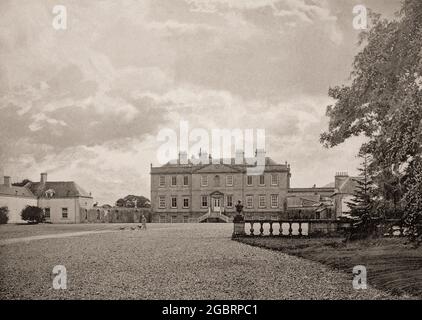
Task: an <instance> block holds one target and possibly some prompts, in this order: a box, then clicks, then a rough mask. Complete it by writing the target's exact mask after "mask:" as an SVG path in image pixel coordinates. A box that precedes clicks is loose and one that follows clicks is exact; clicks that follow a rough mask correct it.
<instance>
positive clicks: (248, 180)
mask: <svg viewBox="0 0 422 320" xmlns="http://www.w3.org/2000/svg"><path fill="white" fill-rule="evenodd" d="M246 182H247V184H248V186H251V185H252V176H247V181H246Z"/></svg>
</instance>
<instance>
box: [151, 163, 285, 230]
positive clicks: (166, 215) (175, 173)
mask: <svg viewBox="0 0 422 320" xmlns="http://www.w3.org/2000/svg"><path fill="white" fill-rule="evenodd" d="M182 156H183V155H182ZM183 160H184V161H183ZM182 163H185V164H182ZM249 163H250V162H248V161H247V159H242V161H240V164H239V161H235V159H234V158H232V159H225V160H222V159H211V158H209V161H206V163H203V162H200V163H198V164H194V163H193V162H192V161H190V160H189V161H187V159H182V158H179V159H178V161H175V162H173V163H167V164H166V165H163V166H161V167H152V166H151V212H152V221H153V222H168V223H172V222H196V221H199V222H202V221H229V220H231V219H232V218H233V216H234V215H235V214H236V208H235V206H236V204H237V202H238V201H239V200H240V201H241V202H242V204H243V205H244V213H245V215H246V216H257V215H259V216H260V217H267V218H270V217H274V218H277V217H279V216H280V214H281V213H282V212H284V211H286V205H287V202H286V199H287V193H288V189H289V186H290V165H288V164H287V163H285V164H279V163H276V162H275V161H273V160H272V159H271V158H269V157H265V167H264V170H263V172H262V174H259V175H248V171H247V169H248V168H250V167H253V166H254V165H250V164H249Z"/></svg>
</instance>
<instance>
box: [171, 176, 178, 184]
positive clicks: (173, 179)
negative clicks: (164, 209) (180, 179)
mask: <svg viewBox="0 0 422 320" xmlns="http://www.w3.org/2000/svg"><path fill="white" fill-rule="evenodd" d="M171 185H172V186H175V185H177V177H176V176H172V177H171Z"/></svg>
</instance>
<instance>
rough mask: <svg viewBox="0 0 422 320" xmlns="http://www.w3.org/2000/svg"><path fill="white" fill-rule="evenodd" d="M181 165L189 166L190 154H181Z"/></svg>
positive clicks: (182, 152) (184, 152) (183, 152)
mask: <svg viewBox="0 0 422 320" xmlns="http://www.w3.org/2000/svg"><path fill="white" fill-rule="evenodd" d="M179 164H188V153H187V152H186V151H181V152H179Z"/></svg>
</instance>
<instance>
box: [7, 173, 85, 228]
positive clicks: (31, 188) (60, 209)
mask: <svg viewBox="0 0 422 320" xmlns="http://www.w3.org/2000/svg"><path fill="white" fill-rule="evenodd" d="M4 181H5V183H4V184H3V185H1V186H0V206H5V207H8V209H9V221H8V222H9V223H18V222H23V221H22V220H21V217H20V215H21V211H22V209H23V208H25V207H26V206H27V205H32V206H38V207H40V208H42V209H43V210H44V214H45V218H46V221H47V222H51V223H80V222H81V221H82V220H83V219H84V217H85V216H86V213H87V211H88V210H89V209H91V208H92V207H93V198H92V196H91V195H90V194H89V193H87V192H86V191H84V190H83V189H82V188H81V187H80V186H79V185H78V184H76V183H75V182H73V181H48V180H47V173H42V174H41V179H40V182H29V183H27V184H26V185H25V186H24V187H14V186H12V184H11V183H10V178H9V177H5V179H4Z"/></svg>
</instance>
